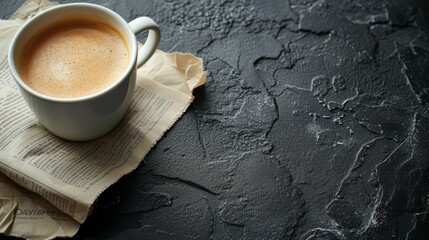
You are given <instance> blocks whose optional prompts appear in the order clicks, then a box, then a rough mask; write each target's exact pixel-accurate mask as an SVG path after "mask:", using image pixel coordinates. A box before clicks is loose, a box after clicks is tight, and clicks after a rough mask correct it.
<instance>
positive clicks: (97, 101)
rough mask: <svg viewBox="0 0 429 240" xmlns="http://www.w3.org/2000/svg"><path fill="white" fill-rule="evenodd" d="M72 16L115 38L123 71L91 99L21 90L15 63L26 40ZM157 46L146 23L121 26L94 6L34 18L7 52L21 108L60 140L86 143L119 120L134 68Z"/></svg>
mask: <svg viewBox="0 0 429 240" xmlns="http://www.w3.org/2000/svg"><path fill="white" fill-rule="evenodd" d="M76 16H89V17H95V18H97V19H98V20H101V21H102V22H105V23H107V24H108V25H110V26H113V27H114V28H115V29H116V30H118V31H119V32H120V33H121V35H122V36H123V37H124V39H125V42H126V44H127V46H128V49H129V51H130V54H129V55H130V63H129V65H128V67H127V70H126V72H125V73H124V74H123V75H122V77H121V78H120V79H118V80H117V81H116V83H115V84H113V85H112V86H110V87H108V88H106V89H104V90H102V91H100V92H98V93H96V94H93V95H89V96H84V97H79V98H55V97H50V96H46V95H43V94H40V93H38V92H36V91H35V90H33V89H32V88H30V87H29V86H27V85H26V84H25V82H24V81H23V80H22V78H21V75H20V73H19V69H18V66H19V60H20V57H21V56H22V57H25V53H23V52H22V51H23V48H24V46H25V44H26V43H27V42H28V40H29V39H30V37H31V36H33V35H34V34H36V33H37V32H39V31H40V30H41V29H42V28H44V27H46V26H47V25H49V24H52V23H53V22H56V21H58V20H61V19H64V18H66V17H76ZM143 31H149V34H148V37H147V39H146V42H145V43H144V45H143V47H142V48H141V49H140V50H138V47H137V40H136V37H135V35H136V34H138V33H140V32H143ZM159 41H160V30H159V27H158V25H157V24H156V23H155V22H154V21H153V20H152V19H150V18H148V17H140V18H137V19H135V20H133V21H131V22H130V23H127V22H126V21H125V20H124V19H123V18H122V17H121V16H119V15H118V14H117V13H115V12H113V11H112V10H110V9H108V8H105V7H102V6H99V5H95V4H89V3H72V4H64V5H61V6H58V7H54V8H51V9H49V10H47V11H45V12H43V13H41V14H39V15H36V16H35V17H33V18H32V19H31V20H29V21H28V22H27V23H25V24H24V25H23V26H22V28H21V29H20V30H19V31H18V32H17V34H16V35H15V37H14V38H13V40H12V42H11V45H10V48H9V55H8V62H9V69H10V71H11V73H12V75H13V77H14V79H15V80H16V82H17V83H18V86H19V88H20V90H21V94H22V96H23V97H24V99H25V101H26V103H27V104H28V106H29V107H30V109H31V110H32V111H33V113H34V114H35V115H36V117H37V118H38V120H39V122H40V123H41V124H42V125H43V126H44V127H46V128H47V129H48V130H49V131H50V132H52V133H53V134H55V135H57V136H59V137H61V138H64V139H67V140H72V141H86V140H91V139H95V138H98V137H100V136H102V135H104V134H106V133H107V132H109V131H110V130H112V129H113V128H114V127H115V126H116V125H117V124H118V123H119V121H120V120H121V119H122V117H123V116H124V114H125V111H126V110H127V108H128V106H129V104H130V101H131V98H132V96H133V92H134V87H135V81H136V74H137V68H138V67H140V66H141V65H143V64H144V63H145V62H146V61H147V60H148V59H149V58H150V57H151V56H152V55H153V53H154V52H155V50H156V48H157V47H158V44H159ZM76 44H78V43H76Z"/></svg>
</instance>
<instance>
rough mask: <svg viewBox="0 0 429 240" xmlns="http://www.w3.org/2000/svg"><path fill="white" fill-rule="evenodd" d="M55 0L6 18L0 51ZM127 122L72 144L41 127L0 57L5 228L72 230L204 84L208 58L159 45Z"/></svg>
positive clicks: (37, 233)
mask: <svg viewBox="0 0 429 240" xmlns="http://www.w3.org/2000/svg"><path fill="white" fill-rule="evenodd" d="M53 5H54V4H53V3H51V2H48V1H44V0H32V1H27V2H25V3H24V5H23V6H22V7H21V8H19V9H18V10H17V12H16V13H15V14H14V15H13V16H12V19H11V20H7V21H6V20H1V21H0V44H1V45H0V53H4V52H6V51H7V48H8V42H10V39H11V38H12V37H13V34H12V33H14V32H16V31H17V29H18V28H19V27H20V26H21V25H22V24H23V23H24V22H25V20H27V19H28V18H29V16H34V15H35V14H37V12H40V11H42V10H44V9H47V8H49V7H51V6H53ZM137 75H138V76H137V82H136V90H135V92H134V96H133V100H132V103H131V106H130V107H129V109H128V112H127V113H126V115H125V116H124V118H123V120H122V121H121V123H120V124H119V125H118V126H117V127H116V128H115V129H114V130H113V131H111V132H110V133H108V134H107V135H105V136H104V137H102V138H99V139H97V140H94V141H88V142H71V141H66V140H63V139H61V138H58V137H56V136H54V135H53V134H51V133H49V132H48V131H47V130H46V129H45V128H43V126H41V125H40V124H39V123H38V121H37V119H36V118H35V117H34V116H33V114H32V113H31V111H30V110H29V109H28V107H27V106H26V104H25V102H24V100H23V99H22V97H21V96H20V93H19V90H18V89H17V86H16V84H15V82H14V80H13V79H12V77H11V75H10V73H9V70H8V69H7V60H6V56H5V54H3V55H0V232H1V233H5V234H6V235H11V236H21V237H26V238H29V239H51V238H54V237H67V236H73V235H74V234H75V233H76V232H77V230H78V228H79V225H80V224H81V223H83V222H84V220H85V219H86V217H87V216H88V214H89V213H90V209H91V205H92V203H93V202H94V201H95V199H96V198H97V197H98V196H99V195H100V193H101V192H102V191H103V190H105V189H106V188H107V187H109V186H110V185H111V184H113V183H115V182H116V181H117V180H118V179H119V178H120V177H121V176H123V175H125V174H126V173H129V172H130V171H132V170H133V169H135V168H136V167H137V166H138V164H139V163H140V162H141V160H142V159H143V157H144V156H145V155H146V154H147V152H148V151H149V150H150V149H151V147H153V145H154V144H155V143H156V141H158V140H159V139H160V137H161V136H162V135H163V133H164V132H165V131H166V130H167V129H169V128H170V127H171V126H172V125H173V124H174V123H175V121H176V120H177V119H178V118H179V117H180V116H181V115H182V113H183V112H184V111H185V110H186V109H187V107H188V106H189V104H190V103H191V102H192V100H193V96H192V90H193V89H194V88H196V87H198V86H200V85H202V84H204V82H205V78H206V75H205V72H204V71H203V64H202V60H201V59H199V58H196V57H194V56H193V55H190V54H181V53H164V52H162V51H157V52H156V53H155V54H154V56H153V57H152V58H151V59H150V60H149V61H148V62H147V63H146V64H145V65H144V66H143V67H142V68H140V69H139V70H138V74H137Z"/></svg>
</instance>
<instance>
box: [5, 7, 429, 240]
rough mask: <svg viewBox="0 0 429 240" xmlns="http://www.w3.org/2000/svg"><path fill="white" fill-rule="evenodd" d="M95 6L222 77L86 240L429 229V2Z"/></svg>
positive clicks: (304, 238) (112, 201)
mask: <svg viewBox="0 0 429 240" xmlns="http://www.w3.org/2000/svg"><path fill="white" fill-rule="evenodd" d="M21 2H22V1H2V4H0V14H1V15H0V16H1V17H2V18H7V17H9V16H10V14H12V13H13V11H14V10H15V9H16V8H17V7H18V6H19V5H20V3H21ZM61 2H64V3H65V2H69V1H61ZM90 2H95V3H98V4H101V5H104V6H106V7H109V8H111V9H113V10H115V11H116V12H118V13H119V14H120V15H122V16H123V17H124V18H125V19H126V20H128V21H129V20H132V19H133V18H135V17H137V16H141V15H147V16H149V17H152V18H153V19H154V20H155V21H157V22H158V23H159V25H160V26H161V28H162V40H161V45H160V49H162V50H164V51H181V52H190V53H193V54H196V55H198V56H200V57H202V58H203V59H204V63H205V68H206V70H207V72H208V78H207V83H206V85H205V86H203V87H201V88H199V89H197V90H196V91H195V95H196V98H195V101H194V103H193V104H192V106H191V107H190V108H189V109H188V111H187V112H186V113H185V114H184V115H183V117H182V118H181V119H180V120H179V121H178V122H177V123H176V125H175V126H173V127H172V128H171V129H170V130H169V131H168V132H167V133H166V134H165V136H164V137H163V138H162V139H161V141H159V143H158V144H157V145H156V146H155V147H154V148H153V149H152V150H151V152H150V153H149V154H148V155H147V156H146V158H145V159H144V163H142V164H141V166H139V168H138V169H137V170H136V171H134V172H133V173H131V174H129V175H127V176H125V177H124V178H122V179H121V180H120V181H119V182H118V183H117V184H115V185H113V186H112V187H111V188H109V189H108V190H107V191H106V192H104V193H103V194H102V196H101V197H100V198H99V199H98V200H97V202H96V204H95V212H94V214H93V215H92V216H91V217H90V218H89V219H88V220H87V221H86V222H85V223H84V224H83V225H82V227H81V229H80V231H79V232H78V234H77V235H76V236H75V237H74V239H301V240H309V239H335V240H337V239H427V238H428V236H429V230H428V229H429V228H428V226H429V214H428V213H429V161H428V159H429V2H428V1H427V0H384V1H383V0H355V1H352V0H346V1H343V0H289V1H287V0H272V1H262V0H255V1H251V0H239V1H229V0H222V1H215V0H212V1H210V0H205V1H190V0H183V1H177V0H162V1H158V0H156V1H155V0H144V1H131V0H128V1H107V0H95V1H90ZM143 37H144V36H140V37H139V39H143Z"/></svg>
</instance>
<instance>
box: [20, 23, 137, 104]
mask: <svg viewBox="0 0 429 240" xmlns="http://www.w3.org/2000/svg"><path fill="white" fill-rule="evenodd" d="M129 58H130V56H129V50H128V47H127V45H126V43H125V40H124V38H123V36H122V35H121V34H120V33H119V32H118V30H116V29H114V28H113V27H111V26H109V25H107V24H105V23H103V22H101V21H99V20H97V19H89V18H82V17H80V18H69V19H63V20H59V21H57V22H54V23H52V24H50V25H49V26H47V27H45V28H44V29H42V30H41V31H39V32H38V33H36V34H35V35H33V36H32V37H31V38H30V39H29V41H28V42H27V44H26V46H25V47H24V49H23V52H22V56H21V59H20V66H19V71H20V73H21V76H22V78H23V80H24V82H25V83H26V84H27V85H28V86H29V87H31V88H32V89H34V90H35V91H37V92H39V93H41V94H44V95H47V96H51V97H56V98H76V97H83V96H89V95H93V94H95V93H97V92H100V91H102V90H103V89H106V88H107V87H109V86H111V85H113V84H114V83H115V82H116V81H117V80H119V79H120V78H121V76H122V75H124V74H125V72H126V70H127V66H128V64H129V61H130V60H129Z"/></svg>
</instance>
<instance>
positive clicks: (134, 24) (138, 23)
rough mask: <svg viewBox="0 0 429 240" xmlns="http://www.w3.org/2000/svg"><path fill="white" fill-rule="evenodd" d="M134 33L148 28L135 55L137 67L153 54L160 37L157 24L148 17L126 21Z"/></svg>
mask: <svg viewBox="0 0 429 240" xmlns="http://www.w3.org/2000/svg"><path fill="white" fill-rule="evenodd" d="M128 25H129V26H130V28H131V30H132V31H133V32H134V34H136V35H137V34H139V33H141V32H143V31H146V30H148V31H149V35H148V36H147V39H146V41H145V42H144V44H143V47H142V48H141V49H140V50H139V52H138V55H137V68H139V67H141V66H142V65H143V64H144V63H145V62H147V60H149V58H150V57H151V56H152V55H153V53H154V52H155V50H156V49H157V47H158V44H159V41H160V39H161V32H160V30H159V27H158V24H156V22H155V21H153V20H152V19H151V18H148V17H139V18H136V19H134V20H132V21H131V22H129V23H128Z"/></svg>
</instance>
